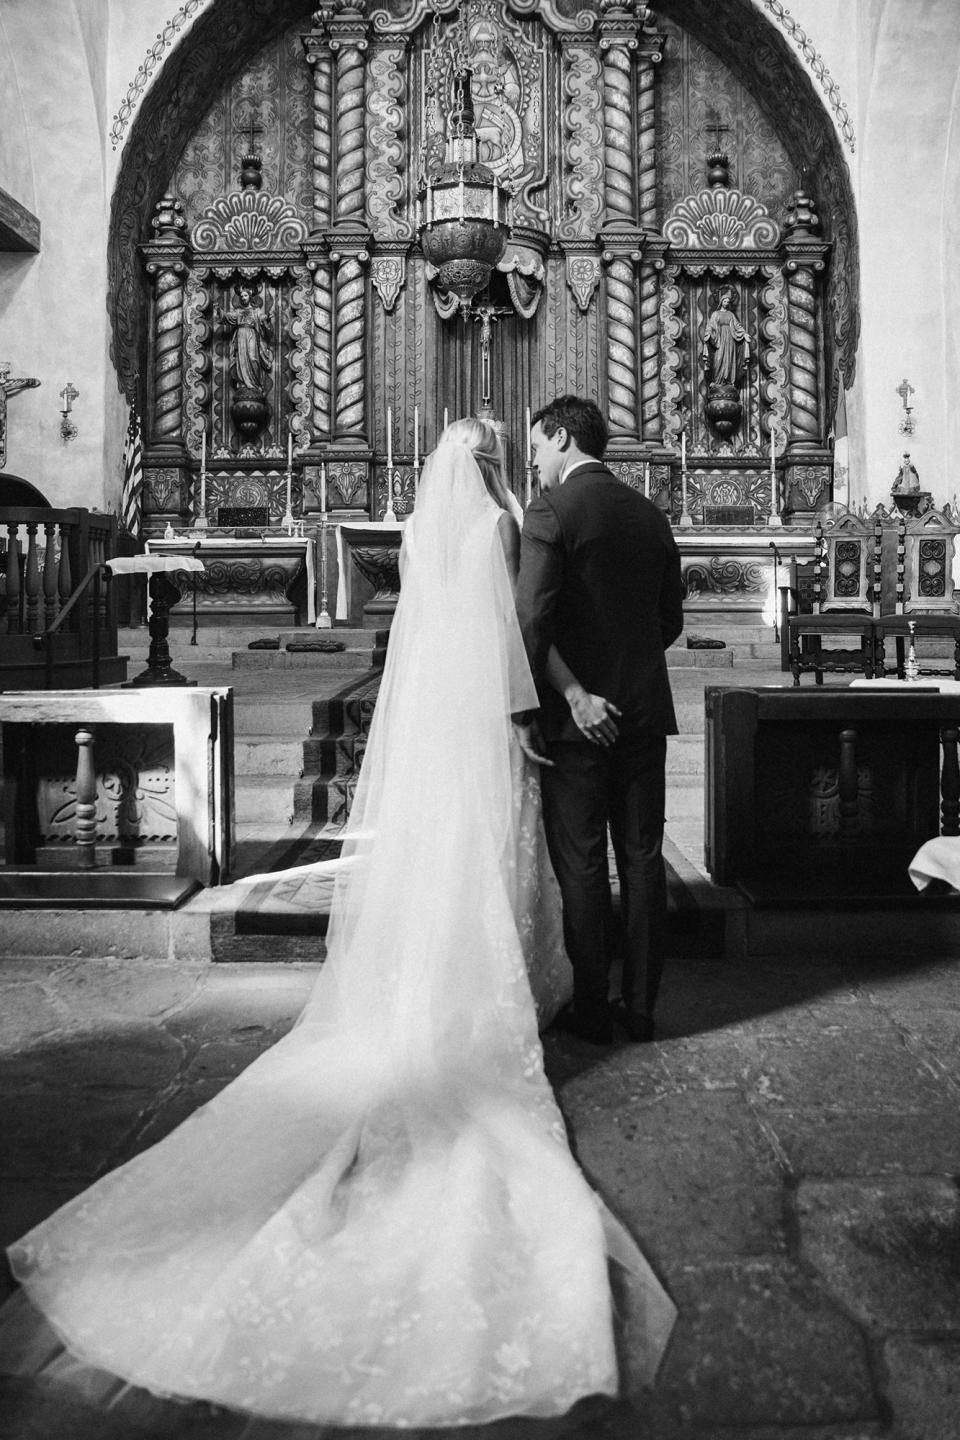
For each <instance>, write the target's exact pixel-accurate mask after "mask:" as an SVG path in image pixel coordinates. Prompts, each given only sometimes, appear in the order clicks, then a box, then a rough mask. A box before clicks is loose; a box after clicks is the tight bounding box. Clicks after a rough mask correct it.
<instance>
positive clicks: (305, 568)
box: [146, 529, 317, 628]
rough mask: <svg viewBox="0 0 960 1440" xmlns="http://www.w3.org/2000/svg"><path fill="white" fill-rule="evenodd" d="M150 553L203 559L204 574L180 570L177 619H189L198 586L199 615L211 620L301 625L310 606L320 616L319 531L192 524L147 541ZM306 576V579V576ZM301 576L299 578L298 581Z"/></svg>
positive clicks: (311, 614)
mask: <svg viewBox="0 0 960 1440" xmlns="http://www.w3.org/2000/svg"><path fill="white" fill-rule="evenodd" d="M146 551H147V554H148V555H173V556H176V555H182V556H184V557H195V558H197V559H199V560H202V561H203V564H204V570H203V574H202V575H196V576H193V577H190V578H188V577H187V575H186V572H185V571H184V572H174V573H173V574H171V576H170V579H171V580H172V581H173V583H174V584H175V585H176V586H177V588H178V589H179V590H180V601H179V604H177V605H175V606H173V607H171V612H170V622H171V624H174V625H175V624H181V625H182V624H188V623H189V621H190V618H191V617H190V615H188V613H187V610H188V606H187V604H186V603H185V602H186V601H187V600H188V599H189V597H190V595H191V592H192V590H193V587H194V585H195V586H196V597H197V618H198V620H199V621H200V623H201V624H207V625H213V624H216V625H259V624H263V625H265V626H270V627H271V628H276V627H280V628H288V627H295V626H298V625H300V624H301V623H302V617H303V614H304V612H305V614H306V621H307V624H308V625H313V624H314V623H315V622H316V618H317V582H316V570H317V566H316V536H315V535H313V534H304V535H276V534H266V535H265V534H258V533H256V532H255V531H250V532H247V533H242V534H238V533H237V532H236V531H234V530H230V531H218V530H214V529H207V530H201V529H197V530H187V531H186V532H184V533H181V534H178V535H174V536H173V537H172V538H171V537H160V538H155V539H151V540H148V541H147V542H146ZM301 577H302V579H301ZM298 582H299V583H298Z"/></svg>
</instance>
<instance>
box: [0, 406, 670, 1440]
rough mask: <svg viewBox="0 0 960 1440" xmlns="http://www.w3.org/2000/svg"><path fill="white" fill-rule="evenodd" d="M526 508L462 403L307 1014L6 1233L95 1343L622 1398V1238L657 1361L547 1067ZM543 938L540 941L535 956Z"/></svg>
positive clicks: (660, 1321) (498, 1392)
mask: <svg viewBox="0 0 960 1440" xmlns="http://www.w3.org/2000/svg"><path fill="white" fill-rule="evenodd" d="M518 513H519V511H518V507H517V506H516V502H515V501H513V498H512V496H511V495H510V494H509V492H508V490H507V487H506V484H505V482H504V478H503V468H502V461H501V457H500V450H499V444H498V441H497V438H496V435H495V432H494V431H493V430H492V428H491V427H489V426H487V425H485V424H484V423H482V422H480V421H473V420H464V421H458V422H456V423H455V424H453V425H451V426H449V427H448V428H447V430H445V432H444V434H443V435H442V436H441V439H440V443H439V444H438V446H437V449H436V450H435V451H434V453H433V454H432V456H430V457H429V459H428V460H427V463H426V465H425V467H424V472H423V479H422V483H421V485H420V490H419V495H418V498H417V506H416V512H415V514H414V515H413V516H412V518H411V519H410V520H409V521H408V522H407V524H406V526H405V534H404V542H403V553H402V559H401V566H402V577H403V586H402V594H401V598H400V602H399V604H398V606H397V611H396V616H395V620H394V624H393V629H392V632H391V638H390V646H389V650H388V654H387V661H386V666H385V670H384V675H383V681H382V685H381V690H380V698H379V700H378V703H377V707H376V711H375V715H374V720H373V724H372V727H371V732H370V737H369V744H368V748H367V753H366V756H365V759H364V763H363V767H362V771H361V775H360V779H359V782H358V787H357V794H356V799H355V803H354V806H353V810H352V813H351V818H350V821H349V822H348V825H347V828H346V832H345V841H344V852H343V858H342V860H341V861H340V862H339V866H338V871H337V878H336V883H335V890H334V901H333V912H332V916H331V924H330V931H329V939H328V958H327V960H326V962H325V964H324V965H323V968H322V971H321V973H320V976H319V978H318V980H317V984H316V987H315V990H314V992H313V994H312V996H311V999H310V1001H309V1003H308V1004H307V1006H306V1009H305V1010H304V1012H303V1014H302V1015H301V1017H300V1019H299V1021H298V1022H297V1025H296V1026H295V1028H294V1029H293V1030H292V1031H291V1032H290V1034H289V1035H287V1036H286V1037H285V1038H284V1039H283V1040H281V1041H280V1042H279V1043H278V1044H277V1045H275V1046H274V1047H273V1048H272V1049H271V1050H269V1051H267V1052H266V1053H265V1054H264V1055H262V1056H261V1057H260V1058H259V1059H258V1060H256V1061H255V1062H254V1063H253V1064H252V1065H251V1066H250V1067H249V1068H248V1069H247V1070H246V1071H245V1072H244V1073H243V1074H241V1075H240V1076H239V1078H238V1079H236V1080H235V1081H234V1082H233V1083H232V1084H231V1085H230V1086H228V1088H227V1089H226V1090H224V1091H223V1092H221V1094H219V1095H218V1096H217V1097H216V1098H215V1099H214V1100H212V1101H211V1102H210V1103H209V1104H207V1105H205V1106H204V1107H203V1108H202V1109H201V1110H199V1111H198V1112H197V1113H196V1114H194V1115H193V1116H191V1117H190V1119H188V1120H187V1121H186V1122H185V1123H184V1124H183V1125H181V1126H180V1127H179V1129H177V1130H176V1131H174V1132H173V1134H171V1135H170V1136H168V1137H167V1138H166V1139H164V1140H162V1141H161V1142H160V1143H159V1144H157V1145H155V1146H154V1147H153V1148H152V1149H149V1150H147V1151H146V1152H144V1153H143V1154H141V1155H138V1156H137V1157H136V1158H135V1159H133V1160H131V1161H130V1162H129V1163H128V1164H126V1165H124V1166H122V1167H121V1168H120V1169H118V1170H116V1171H114V1172H112V1173H111V1174H109V1175H107V1176H105V1177H104V1178H103V1179H102V1180H100V1181H98V1182H97V1183H96V1184H95V1185H93V1186H92V1187H91V1188H90V1189H89V1190H87V1191H86V1192H85V1193H84V1194H82V1195H80V1196H78V1197H77V1198H76V1199H75V1200H73V1201H71V1202H70V1203H69V1204H67V1205H65V1206H64V1207H63V1208H62V1209H61V1210H59V1211H57V1213H56V1214H54V1215H53V1216H51V1217H50V1218H49V1219H48V1220H46V1221H44V1222H43V1223H42V1224H41V1225H39V1226H38V1227H37V1228H36V1229H34V1230H32V1231H31V1232H30V1233H29V1234H28V1235H26V1236H24V1237H23V1239H21V1240H20V1241H19V1242H18V1243H17V1244H16V1245H14V1246H13V1247H12V1248H11V1250H10V1259H11V1264H12V1267H13V1270H14V1273H15V1274H16V1276H17V1277H18V1279H19V1280H20V1282H21V1284H22V1286H23V1289H24V1291H25V1292H26V1295H27V1296H28V1297H29V1300H30V1302H32V1304H33V1306H35V1307H36V1308H37V1309H38V1310H40V1311H41V1312H42V1313H43V1315H44V1316H45V1317H46V1320H47V1322H48V1323H49V1324H50V1325H51V1326H52V1327H53V1329H54V1330H55V1331H56V1332H57V1334H58V1335H59V1337H60V1339H61V1340H62V1341H63V1343H64V1344H65V1345H66V1347H67V1348H68V1350H69V1351H70V1352H72V1354H73V1355H74V1356H76V1357H79V1359H80V1360H81V1361H83V1362H86V1363H87V1364H91V1365H94V1366H97V1367H99V1368H100V1369H102V1370H108V1371H110V1372H111V1373H113V1374H114V1375H118V1376H120V1377H122V1378H123V1379H124V1380H125V1381H127V1382H129V1383H130V1384H132V1385H134V1386H138V1387H143V1388H145V1389H147V1390H149V1391H151V1392H153V1393H154V1394H160V1395H164V1396H170V1397H179V1398H201V1399H205V1400H208V1401H212V1402H215V1403H218V1404H221V1405H224V1406H227V1407H231V1408H233V1409H236V1410H239V1411H243V1412H247V1413H249V1414H251V1415H255V1416H264V1417H270V1418H273V1419H280V1420H286V1421H297V1420H301V1421H313V1422H327V1423H339V1424H342V1425H397V1426H405V1427H411V1426H452V1425H464V1424H468V1423H477V1422H481V1421H488V1420H494V1419H498V1418H501V1417H505V1416H520V1415H525V1416H546V1415H557V1414H561V1413H563V1412H565V1411H566V1410H567V1409H569V1407H570V1406H571V1405H573V1404H574V1402H575V1401H576V1400H577V1399H579V1398H580V1397H582V1396H585V1395H590V1394H597V1393H602V1394H608V1395H614V1394H616V1393H617V1389H618V1376H617V1364H616V1359H615V1353H614V1337H613V1324H612V1305H611V1291H610V1278H609V1274H608V1260H609V1259H610V1258H613V1259H614V1260H616V1261H618V1262H619V1263H620V1264H621V1265H623V1266H625V1267H626V1268H627V1269H628V1270H629V1271H631V1272H632V1277H631V1278H632V1294H634V1295H639V1297H640V1305H639V1309H640V1311H641V1313H640V1315H639V1317H638V1325H637V1333H638V1334H640V1335H641V1337H642V1345H643V1348H644V1354H643V1356H642V1357H641V1366H640V1369H641V1373H645V1374H646V1376H647V1378H648V1379H651V1380H652V1378H653V1375H654V1374H655V1371H656V1367H657V1363H658V1361H659V1358H660V1355H661V1353H662V1350H663V1348H664V1346H665V1345H666V1341H667V1339H668V1337H669V1333H670V1328H671V1325H672V1322H673V1317H674V1310H673V1306H672V1304H671V1302H670V1301H669V1299H668V1298H667V1296H666V1295H665V1294H664V1292H663V1291H662V1289H661V1288H660V1286H659V1284H658V1282H657V1281H656V1279H655V1278H654V1276H653V1274H652V1272H651V1271H650V1269H649V1267H648V1266H647V1264H646V1262H645V1261H644V1259H643V1257H642V1255H641V1254H640V1252H639V1251H638V1250H637V1248H636V1246H635V1245H634V1243H633V1242H632V1241H631V1240H630V1238H629V1237H628V1236H627V1234H626V1232H625V1231H624V1230H623V1228H622V1227H621V1226H620V1225H619V1224H618V1223H617V1222H616V1221H615V1220H614V1218H613V1217H612V1215H610V1213H609V1211H607V1209H606V1208H605V1206H604V1205H603V1204H602V1202H601V1201H600V1200H599V1198H598V1197H597V1196H596V1195H595V1194H594V1192H593V1191H592V1190H591V1189H590V1187H589V1186H588V1184H587V1183H586V1181H585V1179H584V1178H583V1175H582V1174H581V1172H580V1170H579V1169H578V1167H577V1165H576V1163H575V1162H574V1160H573V1158H572V1156H571V1154H570V1151H569V1149H568V1146H567V1140H566V1134H565V1130H564V1126H563V1122H562V1118H561V1116H560V1113H559V1111H558V1109H557V1106H556V1102H555V1100H554V1098H553V1094H552V1092H551V1090H550V1086H549V1084H548V1082H547V1080H546V1077H545V1075H544V1070H543V1058H542V1052H541V1047H540V1042H539V1039H538V1034H537V1016H536V1010H535V1006H534V1002H533V998H532V994H531V980H530V978H529V977H528V963H527V961H528V960H529V963H530V969H531V974H532V977H533V982H534V984H535V986H536V988H537V990H538V996H539V1000H540V1003H541V1006H542V1011H543V1013H544V1015H549V1014H550V1013H552V1012H553V1011H555V1010H556V1008H557V1006H558V1005H559V1004H560V1002H561V1001H562V1000H563V999H564V998H565V986H566V985H567V984H568V976H567V965H566V961H565V957H563V955H562V950H561V941H560V939H559V934H560V932H559V921H558V918H557V915H558V904H557V902H556V899H555V895H554V891H553V889H552V886H551V884H550V882H549V880H548V877H543V883H539V882H538V880H537V875H538V869H539V866H540V863H541V860H542V851H541V846H542V837H541V834H540V828H539V824H538V816H537V781H536V773H535V770H534V769H533V767H531V766H530V764H529V762H528V761H527V760H526V759H525V758H524V756H523V754H522V751H521V748H520V745H519V743H518V739H517V736H516V734H515V732H514V728H513V726H512V725H511V723H510V715H511V713H515V712H517V711H522V710H526V709H529V708H533V707H535V706H536V704H537V698H536V693H535V691H534V687H533V681H532V678H531V675H530V671H529V667H528V665H527V662H526V658H525V655H524V650H523V644H522V641H521V638H520V634H519V629H518V625H517V621H516V616H515V613H514V608H513V590H512V580H513V572H514V570H515V564H516V555H517V551H518V524H517V515H518ZM525 957H527V958H526V959H525Z"/></svg>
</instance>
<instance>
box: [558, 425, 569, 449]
mask: <svg viewBox="0 0 960 1440" xmlns="http://www.w3.org/2000/svg"><path fill="white" fill-rule="evenodd" d="M561 435H562V436H563V439H562V440H561V439H560V438H559V437H560V436H561ZM569 448H570V432H569V431H568V430H567V428H566V426H565V425H558V426H557V449H558V450H569Z"/></svg>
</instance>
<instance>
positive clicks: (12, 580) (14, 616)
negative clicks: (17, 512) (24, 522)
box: [6, 524, 20, 635]
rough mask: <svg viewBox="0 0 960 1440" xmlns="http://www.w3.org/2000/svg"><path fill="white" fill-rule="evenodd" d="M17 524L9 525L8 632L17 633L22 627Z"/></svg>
mask: <svg viewBox="0 0 960 1440" xmlns="http://www.w3.org/2000/svg"><path fill="white" fill-rule="evenodd" d="M17 531H18V527H17V526H16V525H11V524H8V525H7V572H6V582H7V583H6V597H7V633H8V634H10V635H14V634H16V633H17V632H18V631H19V629H20V547H19V545H18V544H17Z"/></svg>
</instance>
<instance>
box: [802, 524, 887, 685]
mask: <svg viewBox="0 0 960 1440" xmlns="http://www.w3.org/2000/svg"><path fill="white" fill-rule="evenodd" d="M815 534H816V554H815V558H814V579H813V600H812V605H811V612H810V614H807V615H805V614H802V613H800V611H799V610H798V611H797V613H795V614H788V616H787V637H788V650H789V655H790V670H791V672H792V674H793V683H794V685H799V684H800V676H801V674H803V673H809V672H810V671H813V674H814V676H815V679H816V683H817V684H818V685H822V684H823V676H824V672H825V671H838V672H851V671H859V672H860V673H861V674H863V675H865V676H866V677H867V679H868V680H870V679H872V678H873V676H874V673H875V669H876V648H875V647H876V631H875V623H876V619H877V617H878V615H879V613H880V573H881V551H882V545H883V527H882V524H881V521H880V519H879V517H878V516H875V517H873V518H871V519H870V520H866V521H865V520H861V519H860V518H859V517H858V516H856V515H842V516H841V517H840V518H839V519H838V520H833V521H830V522H829V523H828V524H826V525H824V524H822V523H821V522H820V521H818V522H817V527H816V532H815ZM825 637H826V638H828V639H831V640H834V641H835V640H837V639H838V638H850V639H855V640H856V641H857V644H856V646H855V647H853V646H837V645H836V644H832V645H828V646H826V647H824V644H823V641H824V638H825Z"/></svg>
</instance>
